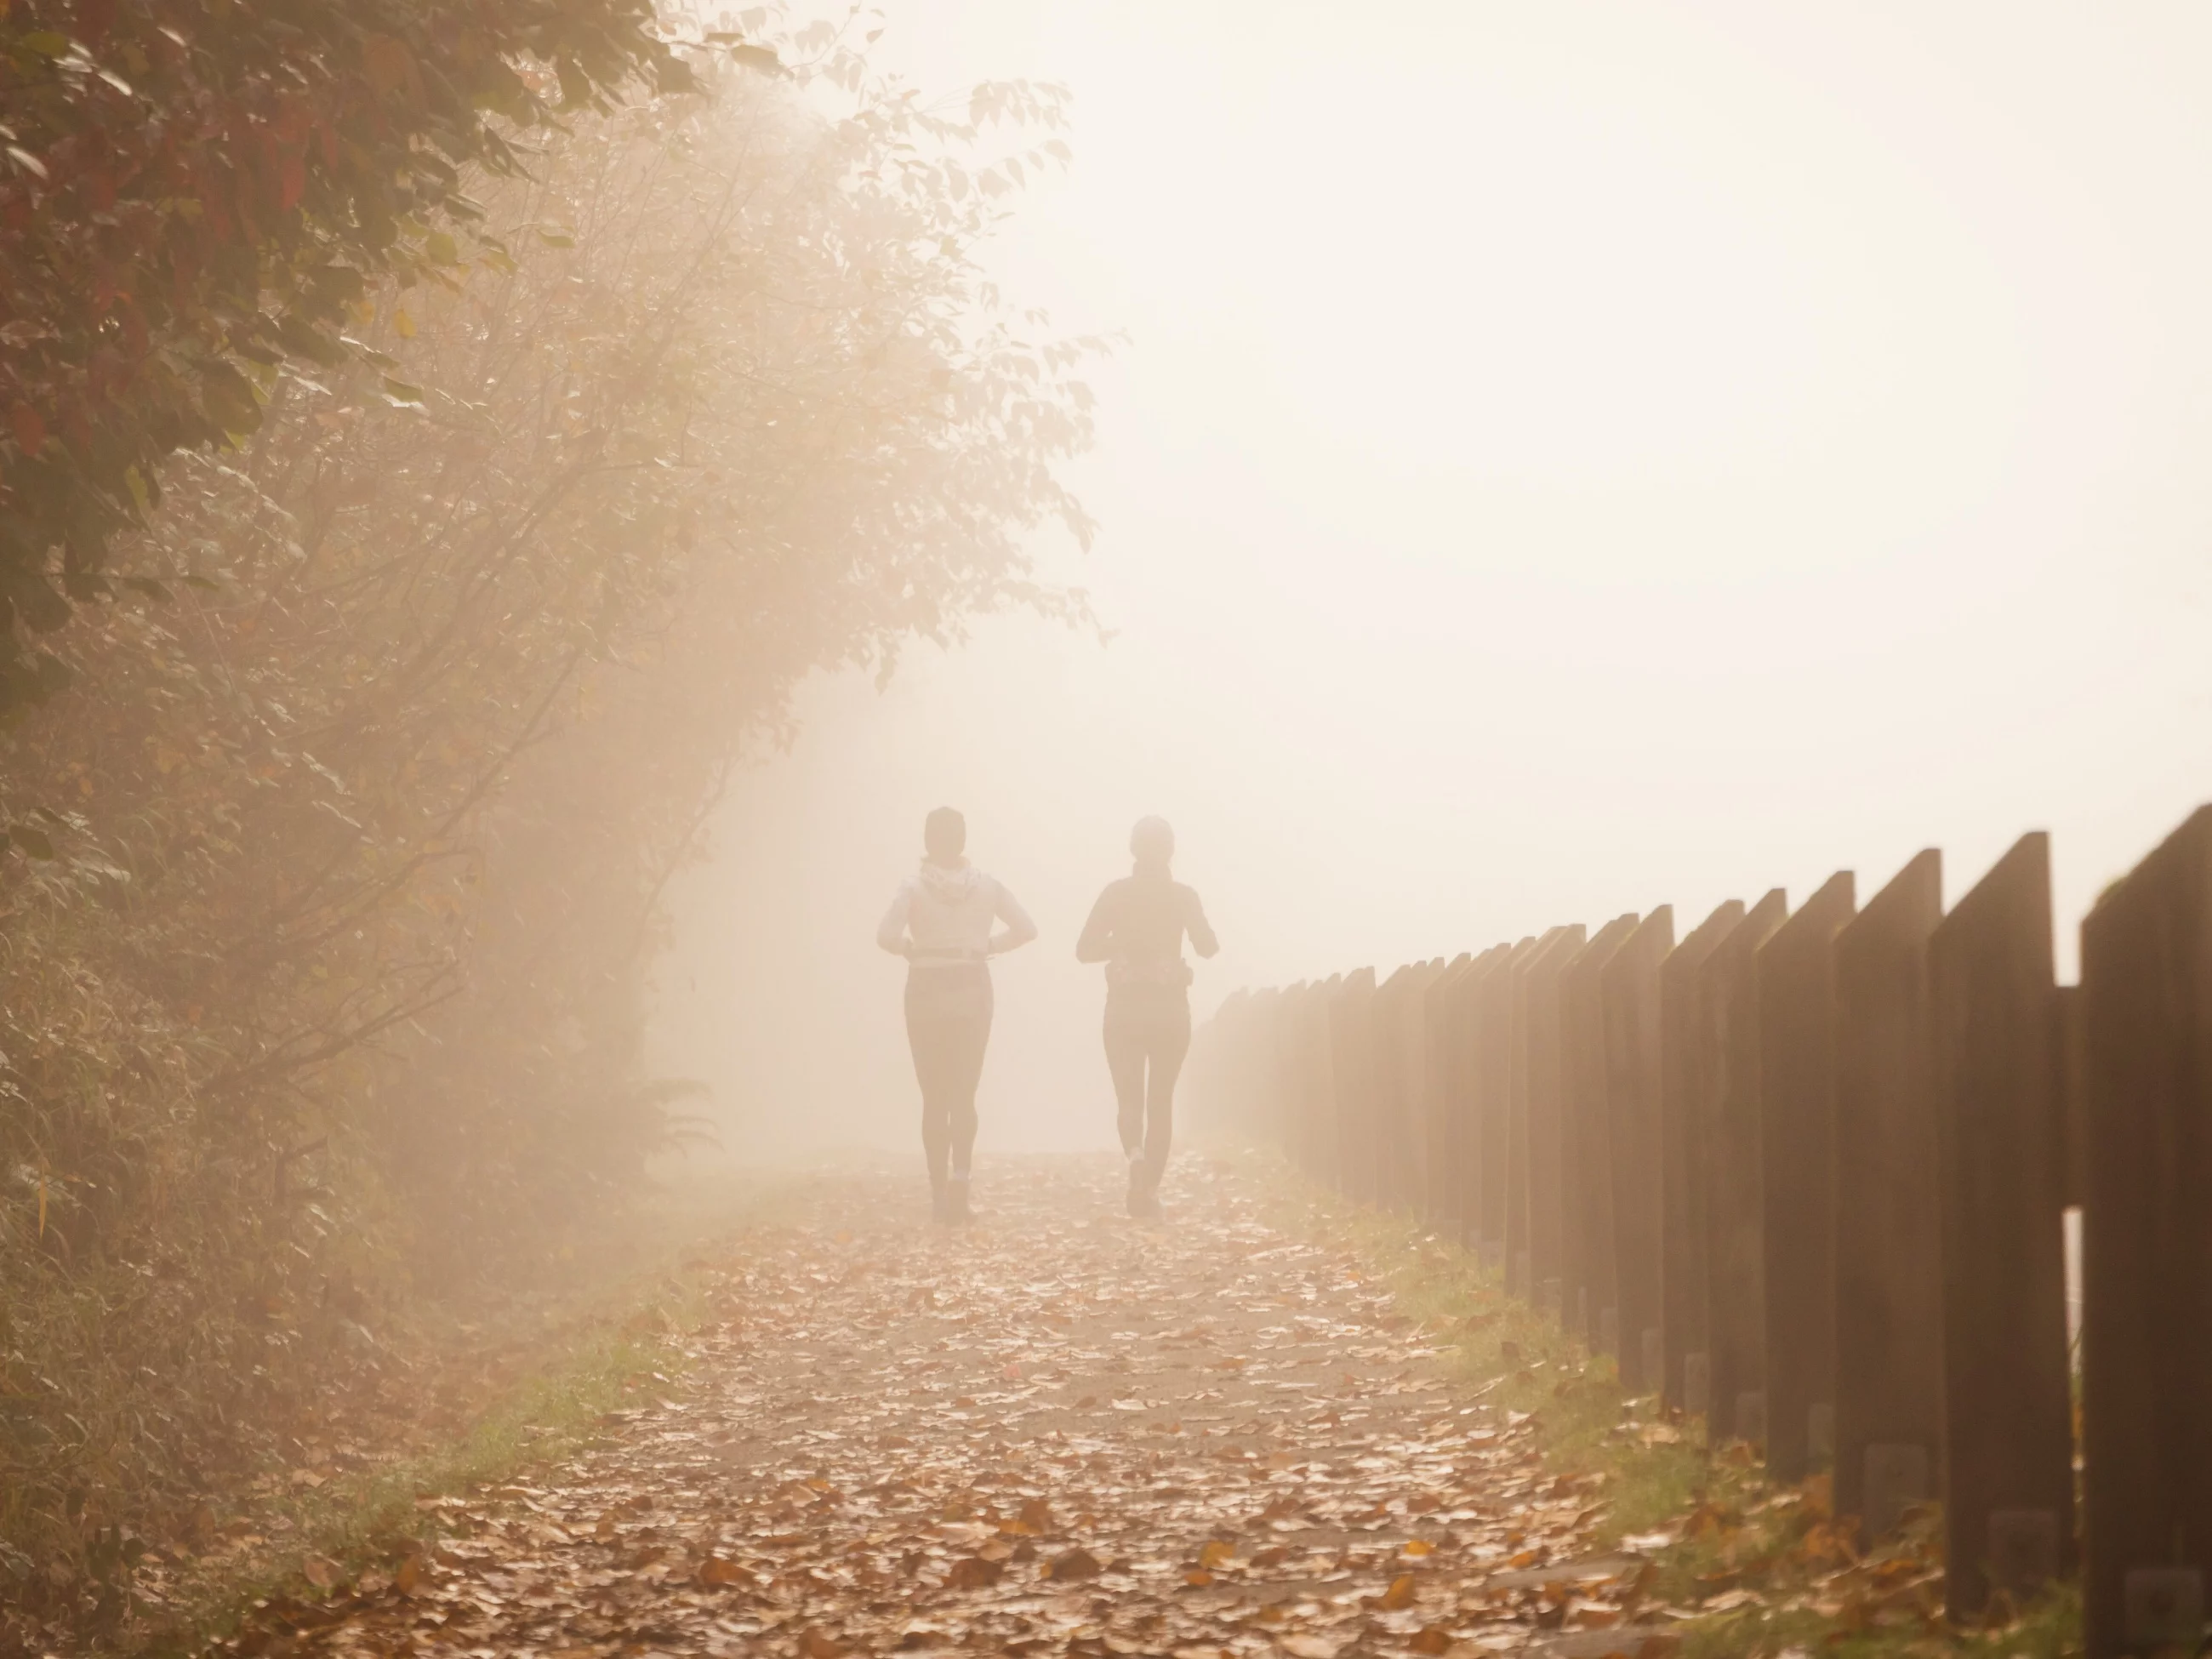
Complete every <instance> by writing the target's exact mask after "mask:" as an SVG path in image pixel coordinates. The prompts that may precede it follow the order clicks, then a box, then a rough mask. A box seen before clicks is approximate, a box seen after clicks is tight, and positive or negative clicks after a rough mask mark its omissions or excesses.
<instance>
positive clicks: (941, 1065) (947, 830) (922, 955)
mask: <svg viewBox="0 0 2212 1659" xmlns="http://www.w3.org/2000/svg"><path fill="white" fill-rule="evenodd" d="M967 844H968V823H967V820H966V819H964V818H963V817H961V816H960V814H959V813H957V812H956V811H953V810H952V808H951V807H949V806H940V807H939V808H938V809H937V810H936V811H933V812H932V813H931V814H930V815H929V817H928V818H927V820H926V821H925V822H924V823H923V825H922V846H923V848H924V854H923V857H922V860H921V867H920V868H918V869H917V870H916V871H915V873H914V874H913V875H911V876H909V877H908V878H907V879H906V880H905V881H903V882H902V883H901V884H899V890H898V896H896V898H894V899H892V900H891V908H890V909H889V910H886V911H885V912H884V920H883V924H882V926H880V927H878V928H877V929H876V943H877V944H878V945H882V946H883V947H884V950H886V951H890V953H891V954H892V955H894V956H901V957H905V958H906V959H907V963H908V968H907V975H906V1036H907V1045H908V1048H911V1049H912V1050H913V1051H914V1074H915V1079H916V1080H917V1081H918V1082H919V1083H920V1084H921V1146H922V1151H923V1152H924V1153H925V1154H926V1155H927V1158H928V1160H929V1184H930V1192H931V1211H932V1213H933V1214H934V1215H935V1217H936V1218H937V1219H938V1220H939V1221H945V1222H961V1221H965V1220H967V1219H968V1172H969V1158H970V1155H971V1153H972V1152H973V1151H974V1149H975V1085H976V1084H977V1083H978V1082H979V1081H981V1078H982V1075H983V1050H984V1048H985V1046H986V1045H987V1043H988V1042H989V1041H990V1037H991V1010H992V996H991V970H990V969H989V967H988V966H987V961H988V959H989V958H990V957H994V956H997V955H999V954H1000V953H1001V952H1003V951H1012V950H1014V949H1015V948H1017V947H1018V946H1020V945H1027V944H1028V943H1029V942H1030V940H1031V939H1035V938H1036V933H1037V930H1036V923H1035V922H1033V921H1030V918H1029V913H1028V912H1027V911H1025V910H1024V909H1023V908H1022V907H1021V906H1020V904H1019V903H1018V902H1016V901H1015V898H1014V896H1013V895H1012V893H1010V892H1008V891H1007V890H1006V884H1005V883H1003V882H1001V881H1000V880H998V879H997V878H995V877H992V876H987V875H985V874H984V873H983V872H981V870H978V869H977V868H975V866H974V865H972V864H970V863H969V862H968V860H967V859H966V858H965V857H964V856H963V854H964V852H965V849H966V848H967ZM1000 922H1004V923H1005V924H1006V926H1005V927H1004V928H1003V929H1002V930H999V931H994V928H995V927H996V925H997V924H998V923H1000Z"/></svg>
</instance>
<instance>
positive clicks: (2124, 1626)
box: [2081, 807, 2212, 1659]
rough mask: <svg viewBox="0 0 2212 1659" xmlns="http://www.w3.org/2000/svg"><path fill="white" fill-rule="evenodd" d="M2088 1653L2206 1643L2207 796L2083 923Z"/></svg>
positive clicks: (2209, 1400)
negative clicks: (2204, 1631)
mask: <svg viewBox="0 0 2212 1659" xmlns="http://www.w3.org/2000/svg"><path fill="white" fill-rule="evenodd" d="M2081 1045H2082V1047H2081V1070H2082V1086H2083V1091H2084V1100H2083V1104H2082V1116H2083V1127H2084V1135H2083V1140H2084V1147H2083V1151H2084V1169H2083V1179H2084V1194H2085V1201H2084V1204H2083V1211H2082V1223H2083V1225H2082V1280H2083V1284H2082V1330H2081V1353H2082V1378H2081V1400H2082V1413H2083V1415H2082V1450H2083V1455H2084V1457H2085V1460H2086V1462H2087V1480H2086V1481H2085V1483H2084V1488H2083V1490H2084V1494H2085V1504H2084V1511H2083V1516H2082V1533H2083V1536H2084V1537H2085V1539H2086V1540H2087V1550H2088V1565H2087V1573H2086V1575H2085V1582H2084V1583H2083V1586H2082V1610H2083V1626H2084V1632H2083V1633H2084V1635H2085V1637H2086V1638H2087V1648H2088V1659H2113V1656H2115V1655H2118V1654H2135V1653H2144V1652H2148V1651H2150V1650H2154V1649H2158V1648H2175V1649H2178V1650H2180V1651H2182V1652H2185V1653H2186V1652H2194V1651H2195V1650H2196V1649H2197V1646H2198V1644H2200V1642H2201V1641H2202V1639H2203V1626H2204V1613H2205V1589H2206V1584H2205V1581H2206V1577H2207V1575H2208V1574H2212V1223H2208V1220H2207V1206H2208V1202H2212V1200H2208V1196H2207V1195H2208V1194H2212V807H2200V808H2199V809H2198V810H2197V811H2196V812H2194V813H2192V814H2191V816H2190V817H2189V818H2188V820H2187V821H2186V822H2185V823H2183V824H2182V825H2181V827H2180V828H2179V829H2177V830H2175V831H2174V832H2173V834H2172V836H2168V837H2167V838H2166V841H2165V842H2162V843H2160V846H2159V847H2158V848H2155V849H2154V851H2153V852H2152V853H2151V854H2150V855H2149V856H2148V858H2146V859H2144V860H2143V861H2142V863H2141V864H2139V865H2137V866H2136V867H2135V869H2134V870H2133V871H2131V872H2130V873H2129V874H2128V876H2127V877H2126V878H2125V879H2124V880H2122V881H2121V882H2119V883H2118V884H2117V885H2115V886H2113V887H2112V888H2111V889H2109V890H2107V891H2106V893H2105V895H2104V896H2102V897H2101V898H2100V899H2099V900H2098V902H2097V905H2096V908H2094V909H2093V910H2091V911H2090V913H2089V915H2088V918H2087V921H2084V922H2083V923H2082V924H2081Z"/></svg>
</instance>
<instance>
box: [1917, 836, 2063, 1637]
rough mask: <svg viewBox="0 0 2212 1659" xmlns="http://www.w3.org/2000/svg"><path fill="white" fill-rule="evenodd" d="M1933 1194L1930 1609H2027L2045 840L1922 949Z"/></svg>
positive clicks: (2043, 1462) (2052, 1088) (2053, 1441)
mask: <svg viewBox="0 0 2212 1659" xmlns="http://www.w3.org/2000/svg"><path fill="white" fill-rule="evenodd" d="M1928 988H1929V1014H1930V1020H1929V1024H1930V1027H1931V1030H1932V1033H1933V1052H1934V1055H1935V1079H1934V1090H1933V1100H1934V1104H1935V1108H1936V1170H1937V1175H1938V1178H1939V1181H1940V1184H1941V1190H1942V1237H1943V1244H1942V1272H1943V1392H1944V1410H1943V1419H1944V1444H1943V1469H1944V1485H1943V1521H1944V1527H1945V1531H1946V1534H1947V1537H1946V1548H1945V1552H1944V1559H1945V1560H1946V1562H1947V1563H1948V1577H1947V1579H1946V1584H1945V1600H1946V1602H1947V1604H1948V1608H1949V1611H1950V1613H1951V1614H1952V1616H1953V1617H1954V1618H1965V1617H1966V1616H1968V1615H1970V1614H1974V1613H1979V1612H1981V1611H1982V1609H1983V1607H1984V1606H1985V1605H1986V1604H1987V1603H1988V1601H1989V1598H1990V1592H1991V1591H1992V1590H1993V1589H2001V1590H2003V1591H2005V1592H2006V1593H2007V1594H2008V1595H2011V1596H2012V1597H2014V1598H2015V1601H2019V1600H2021V1599H2024V1598H2025V1597H2026V1596H2027V1595H2028V1594H2029V1593H2030V1592H2032V1591H2033V1590H2034V1589H2036V1588H2037V1587H2038V1586H2039V1585H2040V1584H2041V1583H2043V1582H2044V1581H2045V1580H2047V1579H2050V1578H2052V1577H2056V1576H2057V1575H2058V1574H2059V1573H2061V1572H2063V1571H2065V1570H2066V1568H2067V1567H2068V1566H2069V1565H2070V1564H2071V1557H2072V1554H2073V1534H2074V1525H2073V1510H2074V1468H2073V1462H2074V1430H2073V1421H2072V1416H2073V1403H2072V1394H2071V1387H2070V1378H2069V1376H2068V1374H2067V1352H2066V1261H2065V1252H2064V1245H2063V1225H2064V1224H2063V1214H2064V1212H2065V1207H2066V1190H2065V1188H2066V1169H2065V1159H2066V1120H2065V1097H2064V1092H2063V1082H2062V1079H2061V1077H2060V1073H2059V1068H2060V1066H2061V1065H2062V1064H2063V1049H2062V1047H2061V1042H2060V1034H2059V1030H2058V1023H2057V1012H2058V996H2057V981H2056V977H2055V975H2054V974H2053V971H2052V963H2051V838H2050V837H2049V836H2045V835H2043V834H2040V833H2038V834H2035V835H2031V836H2022V837H2021V840H2020V841H2019V842H2016V843H2015V845H2014V847H2013V848H2012V850H2011V851H2010V852H2008V853H2007V854H2005V855H2004V857H2003V858H2002V859H2000V860H1997V863H1996V867H1995V868H1993V869H1992V870H1990V872H1989V874H1988V875H1986V876H1984V877H1983V878H1982V879H1981V881H1980V882H1979V883H1978V884H1977V885H1976V886H1975V888H1974V889H1973V890H1972V892H1970V893H1968V894H1967V895H1966V896H1965V897H1964V898H1962V899H1960V901H1959V902H1958V904H1957V905H1956V906H1955V907H1954V908H1953V910H1952V912H1951V914H1950V915H1948V916H1946V917H1945V918H1944V919H1943V921H1942V923H1941V924H1940V925H1939V926H1938V927H1936V933H1935V936H1934V937H1933V938H1932V939H1929V945H1928Z"/></svg>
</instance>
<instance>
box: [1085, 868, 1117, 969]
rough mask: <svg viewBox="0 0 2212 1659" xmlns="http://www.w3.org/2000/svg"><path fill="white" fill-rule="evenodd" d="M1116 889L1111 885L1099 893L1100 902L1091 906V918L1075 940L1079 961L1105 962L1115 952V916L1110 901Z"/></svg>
mask: <svg viewBox="0 0 2212 1659" xmlns="http://www.w3.org/2000/svg"><path fill="white" fill-rule="evenodd" d="M1113 896H1114V890H1113V888H1112V887H1111V886H1109V887H1108V888H1107V889H1106V890H1104V891H1103V892H1102V893H1100V894H1099V895H1098V902H1097V903H1096V904H1094V905H1092V906H1091V920H1090V921H1086V922H1085V923H1084V924H1083V932H1082V933H1081V934H1080V935H1079V936H1078V938H1077V939H1076V941H1075V959H1076V960H1077V961H1078V962H1104V961H1105V960H1106V959H1107V958H1108V957H1111V956H1112V955H1113V954H1114V917H1113V907H1112V905H1111V903H1110V902H1109V901H1111V899H1112V898H1113Z"/></svg>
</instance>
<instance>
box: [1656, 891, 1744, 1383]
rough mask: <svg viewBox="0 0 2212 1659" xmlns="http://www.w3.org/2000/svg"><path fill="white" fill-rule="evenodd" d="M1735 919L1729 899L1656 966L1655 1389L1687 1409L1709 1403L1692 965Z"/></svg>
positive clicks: (1699, 1052)
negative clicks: (1658, 1374)
mask: <svg viewBox="0 0 2212 1659" xmlns="http://www.w3.org/2000/svg"><path fill="white" fill-rule="evenodd" d="M1742 920H1743V901H1742V900H1741V899H1730V900H1729V901H1728V902H1726V903H1725V904H1723V905H1721V906H1720V907H1719V908H1717V909H1716V910H1715V911H1714V912H1713V913H1712V915H1709V916H1707V917H1706V918H1705V920H1704V921H1701V922H1699V924H1698V925H1697V927H1694V928H1693V929H1692V930H1691V932H1690V934H1689V936H1688V937H1687V938H1686V939H1683V941H1682V942H1681V943H1680V945H1676V946H1675V947H1674V950H1673V951H1672V952H1670V953H1669V954H1668V957H1667V959H1666V961H1665V962H1663V963H1661V964H1660V967H1659V1139H1660V1158H1659V1180H1660V1249H1659V1266H1660V1296H1659V1301H1660V1310H1659V1328H1660V1332H1661V1343H1662V1363H1663V1364H1664V1365H1665V1367H1666V1376H1665V1377H1664V1378H1663V1379H1662V1383H1661V1389H1662V1393H1663V1394H1664V1395H1665V1396H1666V1398H1667V1400H1668V1403H1670V1404H1672V1405H1675V1406H1679V1407H1681V1408H1682V1409H1683V1410H1685V1411H1688V1412H1692V1413H1703V1412H1707V1411H1710V1410H1711V1406H1712V1399H1711V1394H1712V1389H1711V1370H1710V1365H1711V1355H1710V1352H1709V1351H1708V1349H1707V1348H1706V1346H1705V1344H1706V1340H1707V1329H1706V1322H1705V1313H1706V1304H1705V1297H1706V1272H1705V1145H1704V1137H1703V1135H1702V1134H1701V1133H1699V1132H1700V1130H1701V1128H1702V1127H1703V1124H1702V1113H1701V1111H1700V1109H1699V1100H1700V1099H1701V1098H1702V1090H1703V1088H1704V1079H1703V1066H1702V1059H1703V1052H1704V1044H1703V1043H1702V1042H1701V1041H1700V1040H1699V1025H1700V1021H1699V995H1698V970H1699V969H1700V968H1702V967H1703V966H1704V965H1705V958H1706V957H1709V956H1711V954H1712V952H1713V950H1714V947H1715V946H1717V945H1719V943H1720V942H1721V940H1722V939H1725V938H1726V937H1727V936H1728V934H1729V930H1730V929H1732V928H1733V927H1735V925H1736V924H1737V923H1738V922H1740V921H1742ZM1693 1383H1694V1384H1695V1385H1696V1386H1695V1387H1692V1386H1691V1385H1692V1384H1693Z"/></svg>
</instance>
